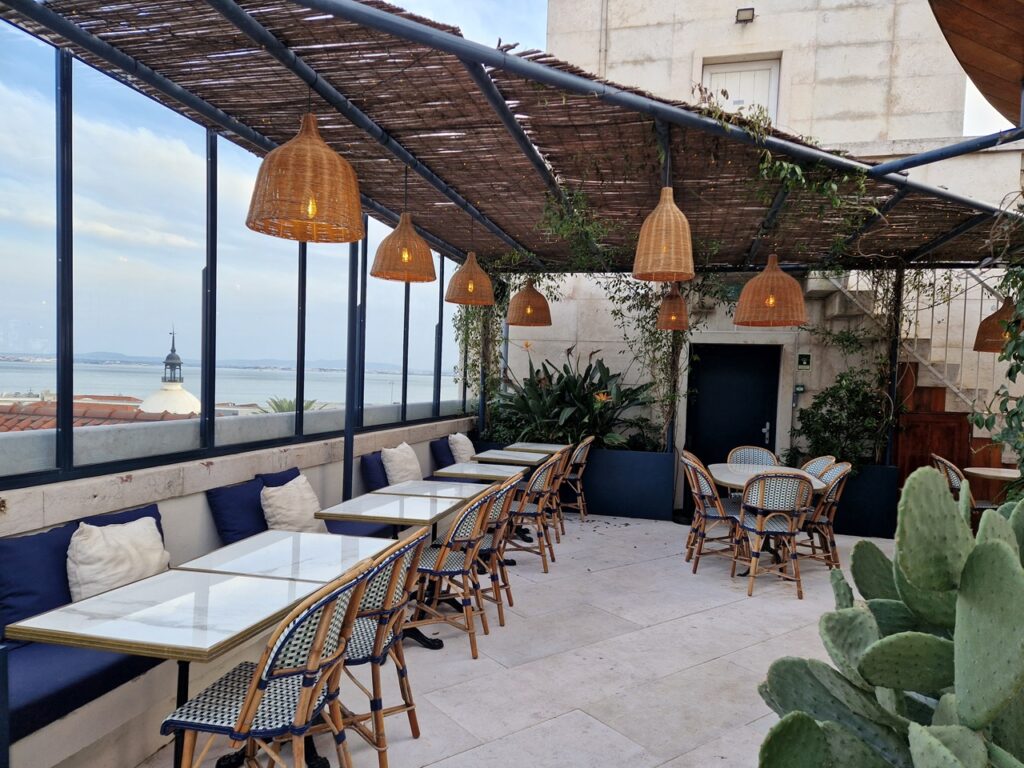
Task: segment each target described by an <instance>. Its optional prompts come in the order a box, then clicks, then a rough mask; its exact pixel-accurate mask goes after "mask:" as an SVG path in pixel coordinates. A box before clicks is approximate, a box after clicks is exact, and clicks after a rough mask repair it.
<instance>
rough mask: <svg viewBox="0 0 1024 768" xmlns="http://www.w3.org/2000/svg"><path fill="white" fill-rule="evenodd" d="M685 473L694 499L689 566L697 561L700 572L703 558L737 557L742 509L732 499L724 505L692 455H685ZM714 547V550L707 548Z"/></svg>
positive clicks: (713, 485)
mask: <svg viewBox="0 0 1024 768" xmlns="http://www.w3.org/2000/svg"><path fill="white" fill-rule="evenodd" d="M682 461H683V471H684V472H685V474H686V482H687V484H688V485H689V486H690V493H691V494H692V495H693V521H692V522H691V523H690V533H689V535H688V536H687V539H686V562H690V560H693V572H694V573H696V572H697V567H698V566H699V565H700V558H701V555H705V554H708V555H726V556H727V557H729V558H733V557H735V549H736V537H737V531H736V525H737V523H738V521H739V505H738V504H737V503H736V502H735V501H733V500H732V499H728V500H726V501H724V502H723V501H722V499H721V497H720V496H719V495H718V489H717V488H716V487H715V481H714V480H713V479H712V477H711V473H709V472H708V470H707V468H706V467H705V466H704V464H703V462H702V461H701V460H700V459H698V458H697V457H696V456H695V455H694V454H692V453H690V452H689V451H683V458H682ZM709 543H711V545H712V546H711V547H710V548H706V547H707V545H708V544H709Z"/></svg>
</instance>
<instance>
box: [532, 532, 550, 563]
mask: <svg viewBox="0 0 1024 768" xmlns="http://www.w3.org/2000/svg"><path fill="white" fill-rule="evenodd" d="M534 528H535V531H534V535H535V536H536V537H537V551H538V553H540V564H541V568H543V569H544V573H547V572H548V555H547V552H546V551H545V550H544V526H543V525H541V523H540V520H536V521H535V526H534Z"/></svg>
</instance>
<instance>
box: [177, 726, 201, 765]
mask: <svg viewBox="0 0 1024 768" xmlns="http://www.w3.org/2000/svg"><path fill="white" fill-rule="evenodd" d="M198 735H199V732H198V731H185V737H184V745H183V748H182V751H181V768H192V760H193V759H194V758H195V754H196V737H197V736H198Z"/></svg>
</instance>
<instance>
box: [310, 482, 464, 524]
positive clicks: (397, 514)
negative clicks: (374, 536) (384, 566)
mask: <svg viewBox="0 0 1024 768" xmlns="http://www.w3.org/2000/svg"><path fill="white" fill-rule="evenodd" d="M482 490H483V486H479V485H478V486H476V491H477V493H480V492H481V491H482ZM463 503H464V500H463V499H447V498H441V497H433V498H431V497H427V496H396V495H392V494H387V493H367V494H363V495H362V496H357V497H356V498H354V499H349V500H348V501H343V502H342V503H341V504H335V505H334V506H333V507H328V508H327V509H323V510H320V511H319V512H317V513H316V516H317V517H319V518H320V519H321V520H348V521H351V522H360V523H385V524H387V525H395V526H400V527H404V526H411V525H433V524H434V523H436V522H437V521H438V520H440V519H441V518H442V517H444V516H445V515H447V514H448V513H449V512H451V511H452V510H453V509H455V508H456V507H460V506H462V504H463Z"/></svg>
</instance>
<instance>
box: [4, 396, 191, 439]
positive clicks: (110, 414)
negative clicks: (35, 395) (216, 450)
mask: <svg viewBox="0 0 1024 768" xmlns="http://www.w3.org/2000/svg"><path fill="white" fill-rule="evenodd" d="M120 400H121V401H122V402H123V400H124V399H123V398H121V399H120ZM72 414H73V419H74V425H75V426H76V427H94V426H102V425H104V424H134V423H138V422H153V421H173V420H177V419H192V418H197V416H198V414H189V415H182V414H177V413H143V412H142V411H140V410H138V409H137V408H132V407H131V406H127V405H122V406H120V407H110V406H102V405H101V406H97V405H94V404H90V403H77V402H76V403H75V404H74V406H73V408H72ZM56 415H57V404H56V403H55V402H52V401H47V402H32V403H3V404H0V432H24V431H27V430H33V429H54V428H56V426H57V420H56Z"/></svg>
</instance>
